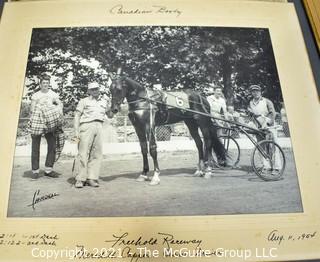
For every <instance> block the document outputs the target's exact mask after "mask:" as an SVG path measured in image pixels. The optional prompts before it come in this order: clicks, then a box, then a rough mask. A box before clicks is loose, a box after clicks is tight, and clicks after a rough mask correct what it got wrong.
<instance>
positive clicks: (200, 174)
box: [193, 170, 204, 177]
mask: <svg viewBox="0 0 320 262" xmlns="http://www.w3.org/2000/svg"><path fill="white" fill-rule="evenodd" d="M193 176H196V177H203V176H204V173H203V171H201V170H196V172H194V174H193Z"/></svg>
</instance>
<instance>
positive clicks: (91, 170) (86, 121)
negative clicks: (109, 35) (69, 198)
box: [74, 82, 109, 188]
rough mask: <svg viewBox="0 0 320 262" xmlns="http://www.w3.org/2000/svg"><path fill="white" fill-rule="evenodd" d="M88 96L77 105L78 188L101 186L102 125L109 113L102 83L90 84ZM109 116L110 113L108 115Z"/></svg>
mask: <svg viewBox="0 0 320 262" xmlns="http://www.w3.org/2000/svg"><path fill="white" fill-rule="evenodd" d="M88 95H89V96H88V97H86V98H83V99H81V100H80V101H79V104H78V105H77V108H76V112H75V117H74V128H75V137H76V139H77V140H78V141H79V144H78V158H79V162H80V166H79V172H78V174H77V176H76V183H75V187H76V188H82V187H83V186H84V185H89V186H91V187H98V186H99V182H98V179H99V173H100V166H101V162H102V146H103V141H102V136H103V134H102V125H103V122H104V120H105V116H106V114H107V113H108V108H109V105H108V100H106V99H103V98H102V96H101V94H100V85H99V84H98V83H96V82H93V83H89V84H88ZM108 116H109V115H108Z"/></svg>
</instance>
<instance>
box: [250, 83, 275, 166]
mask: <svg viewBox="0 0 320 262" xmlns="http://www.w3.org/2000/svg"><path fill="white" fill-rule="evenodd" d="M250 91H251V93H252V96H253V98H252V100H251V101H250V103H249V107H248V110H249V112H251V113H252V114H253V116H254V117H255V119H256V120H257V122H258V128H261V129H268V130H269V131H270V134H271V135H272V139H273V140H274V141H275V142H277V130H276V129H275V128H274V122H275V117H276V111H275V109H274V105H273V103H272V102H271V101H270V100H269V99H267V98H265V97H263V96H262V95H261V87H260V86H258V85H252V86H250ZM262 139H266V138H262V137H260V136H257V140H258V141H260V140H262ZM275 157H276V159H275V160H276V161H275V168H274V169H275V170H276V169H278V167H280V162H279V161H280V160H279V155H276V156H275ZM264 168H265V169H269V168H270V164H269V163H268V162H267V161H264Z"/></svg>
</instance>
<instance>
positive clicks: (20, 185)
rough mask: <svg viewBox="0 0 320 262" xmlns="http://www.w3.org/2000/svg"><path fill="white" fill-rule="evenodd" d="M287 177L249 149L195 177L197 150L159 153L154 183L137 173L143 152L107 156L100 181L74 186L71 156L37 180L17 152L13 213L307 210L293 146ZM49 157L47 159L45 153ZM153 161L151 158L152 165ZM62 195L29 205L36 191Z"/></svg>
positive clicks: (67, 214)
mask: <svg viewBox="0 0 320 262" xmlns="http://www.w3.org/2000/svg"><path fill="white" fill-rule="evenodd" d="M285 154H286V159H287V167H286V170H285V174H284V179H283V180H281V181H276V182H264V181H262V180H260V179H259V178H258V177H256V175H255V174H254V173H252V172H251V170H250V167H249V166H248V164H249V163H250V158H249V156H250V151H248V150H243V151H242V153H241V161H240V163H239V168H238V169H235V170H217V171H216V172H215V174H214V176H213V177H212V178H211V179H204V178H199V177H193V176H192V174H193V172H194V171H195V164H196V161H197V154H196V152H194V151H184V152H170V153H164V152H162V153H159V163H160V168H161V169H162V173H161V184H160V185H158V186H153V187H151V186H149V185H148V183H147V182H143V183H139V182H136V181H135V179H136V177H137V176H138V174H139V172H140V171H141V166H142V161H141V156H140V154H130V155H122V156H119V155H118V156H117V155H113V156H106V157H105V159H104V161H103V168H102V170H101V175H100V187H99V188H91V187H84V188H83V189H76V188H74V187H73V182H74V179H73V177H72V173H71V168H72V162H73V159H72V158H62V159H60V160H59V161H58V163H57V164H56V166H55V170H56V172H57V173H58V174H59V177H58V178H48V177H44V176H41V177H40V178H39V179H37V180H33V179H32V178H31V177H32V174H31V172H30V171H28V170H29V169H30V158H27V157H16V158H15V161H14V168H13V174H12V182H11V189H10V200H9V206H8V216H9V217H12V216H13V217H82V216H84V217H91V216H92V217H97V216H103V217H108V216H162V215H219V214H259V213H283V212H285V213H292V212H302V204H301V198H300V191H299V185H298V179H297V175H296V169H295V165H294V161H293V155H292V153H291V151H289V150H285ZM41 163H44V159H41ZM150 166H151V167H152V164H151V165H150ZM37 190H40V195H41V196H43V195H46V194H50V193H57V194H59V195H58V196H56V197H54V198H53V199H49V200H46V201H43V202H40V203H38V204H36V205H35V210H33V209H32V207H30V206H28V205H29V204H31V203H32V199H33V195H34V193H35V192H36V191H37Z"/></svg>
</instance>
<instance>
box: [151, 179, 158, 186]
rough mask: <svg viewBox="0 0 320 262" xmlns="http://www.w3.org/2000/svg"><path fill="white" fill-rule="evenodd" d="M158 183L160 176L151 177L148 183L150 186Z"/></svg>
mask: <svg viewBox="0 0 320 262" xmlns="http://www.w3.org/2000/svg"><path fill="white" fill-rule="evenodd" d="M159 184H160V178H152V180H151V182H150V183H149V185H150V186H156V185H159Z"/></svg>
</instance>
